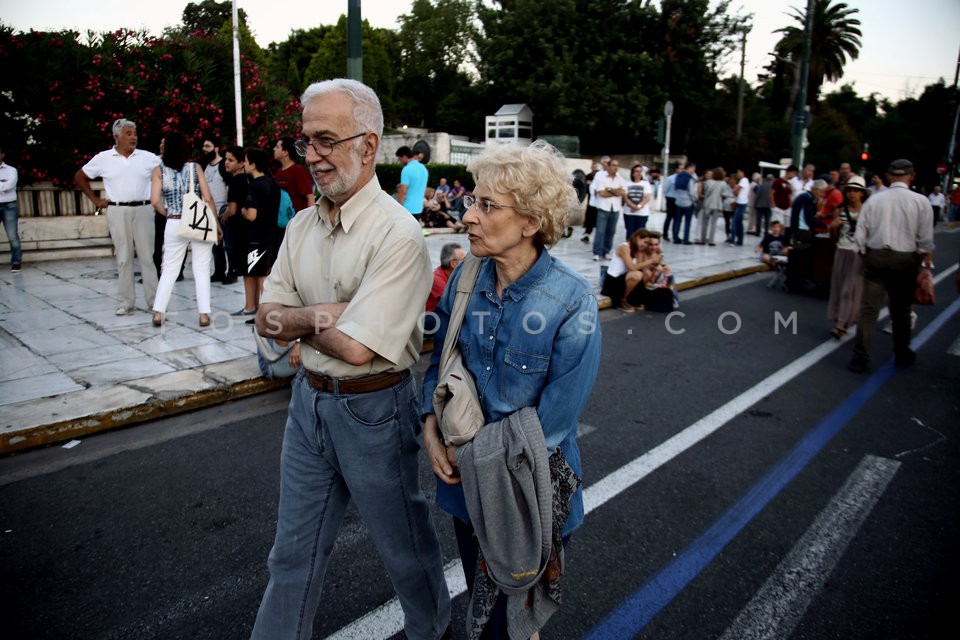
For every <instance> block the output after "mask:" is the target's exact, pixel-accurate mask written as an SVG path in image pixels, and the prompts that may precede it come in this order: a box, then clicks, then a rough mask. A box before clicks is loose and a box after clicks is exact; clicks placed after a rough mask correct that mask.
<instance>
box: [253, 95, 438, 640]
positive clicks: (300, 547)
mask: <svg viewBox="0 0 960 640" xmlns="http://www.w3.org/2000/svg"><path fill="white" fill-rule="evenodd" d="M300 102H301V104H302V105H303V129H302V130H303V138H301V139H300V140H297V141H296V143H295V145H294V147H295V149H296V151H297V153H299V154H301V155H302V156H304V158H306V161H307V166H308V167H309V168H310V173H311V174H312V176H313V180H314V183H315V184H316V185H317V189H318V191H319V192H320V198H319V199H318V200H317V203H316V205H315V206H314V208H313V209H312V210H311V211H310V212H309V213H310V215H298V216H297V217H296V218H294V219H293V220H291V221H290V224H289V226H288V227H287V233H286V235H285V236H284V240H283V244H281V246H280V251H279V255H278V256H277V259H276V262H274V264H273V270H272V271H271V272H270V275H269V276H268V277H267V281H266V283H265V285H264V292H263V297H262V299H261V301H260V310H259V312H258V313H257V319H256V323H257V331H258V332H259V333H260V335H263V336H266V337H270V338H274V339H278V340H284V341H292V340H300V346H301V349H300V357H301V359H302V360H303V368H302V369H301V371H300V372H299V373H298V374H297V377H296V378H294V381H293V384H292V387H293V390H292V397H291V399H290V408H289V413H288V416H287V424H286V430H285V432H284V438H283V452H282V454H281V459H280V506H279V514H278V518H277V534H276V538H275V542H274V546H273V550H272V551H271V552H270V557H269V561H268V565H269V567H270V582H269V584H268V585H267V588H266V591H265V593H264V596H263V600H262V602H261V604H260V611H259V613H258V615H257V622H256V625H255V627H254V629H253V635H252V637H253V638H255V639H266V638H310V637H312V629H313V620H314V617H315V616H316V612H317V608H318V607H319V606H320V600H321V591H322V588H323V576H324V572H325V570H326V567H327V562H328V560H329V559H330V554H331V553H332V551H333V548H334V542H335V540H336V539H337V533H338V531H339V529H340V522H341V521H342V519H343V515H344V513H345V511H346V509H347V504H348V503H349V502H350V501H351V500H352V501H353V502H354V503H355V504H356V505H357V508H358V509H359V511H360V514H361V517H362V518H363V520H364V523H365V524H366V526H367V530H368V531H369V532H370V537H371V538H372V539H373V542H374V545H375V546H376V547H377V550H378V551H379V552H380V557H381V559H382V560H383V563H384V564H385V565H386V569H387V574H389V576H390V579H391V581H392V582H393V587H394V589H395V590H396V592H397V595H398V596H399V599H400V606H401V607H402V608H403V612H404V618H405V620H404V633H405V634H406V637H407V638H411V639H413V638H416V639H417V640H436V638H440V637H441V636H442V635H443V634H444V633H445V632H446V630H447V625H448V624H449V621H450V593H449V591H448V589H447V584H446V582H445V579H444V573H443V558H442V556H441V553H440V543H439V540H438V539H437V534H436V531H435V529H434V525H433V517H432V515H431V514H430V507H429V505H428V504H427V499H426V496H425V495H424V493H423V489H422V488H421V486H420V472H419V466H418V465H419V460H418V454H419V451H420V444H419V434H420V419H419V410H418V409H419V407H418V402H417V386H416V382H415V380H414V378H413V376H412V375H411V373H410V367H411V366H412V365H413V364H414V363H416V361H417V359H418V358H419V355H420V348H421V347H422V346H423V329H422V327H421V324H420V322H419V321H420V315H421V313H422V312H423V307H424V303H425V302H426V301H427V294H429V293H430V282H431V278H430V275H431V269H430V256H429V254H428V253H427V247H426V243H425V242H424V240H423V233H422V232H421V230H420V225H419V224H417V221H416V220H415V219H414V218H413V216H411V215H410V214H409V212H408V211H407V210H406V209H404V208H403V206H402V205H400V204H399V203H398V202H397V201H396V200H394V199H393V198H391V197H390V196H389V195H387V194H386V193H384V191H383V189H381V187H380V183H379V181H378V180H377V176H376V173H375V172H374V168H375V161H376V157H377V149H378V148H379V146H380V138H381V136H382V135H383V112H382V110H381V108H380V101H379V99H378V98H377V95H376V94H375V93H374V92H373V90H372V89H370V87H367V86H366V85H363V84H361V83H359V82H357V81H355V80H346V79H343V78H338V79H334V80H326V81H324V82H317V83H314V84H312V85H310V86H309V87H308V88H307V90H306V91H305V92H304V94H303V97H302V98H301V100H300ZM305 213H306V212H305Z"/></svg>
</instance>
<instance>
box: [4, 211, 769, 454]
mask: <svg viewBox="0 0 960 640" xmlns="http://www.w3.org/2000/svg"><path fill="white" fill-rule="evenodd" d="M662 220H663V215H662V214H654V215H653V216H651V220H650V224H649V225H648V226H650V227H651V228H653V229H659V228H660V227H661V226H662ZM721 233H722V230H721ZM719 236H720V234H718V238H719ZM579 238H580V229H579V227H578V228H576V229H575V232H574V235H573V237H572V238H569V239H566V240H561V241H560V243H558V245H557V246H556V247H554V248H553V249H552V250H551V253H552V254H553V255H554V256H556V257H557V258H559V259H560V260H563V261H564V262H566V263H567V264H569V265H570V266H571V267H573V268H574V269H576V270H577V271H578V272H579V273H581V274H582V275H583V276H584V277H585V278H587V280H588V281H589V282H590V283H591V284H593V285H594V286H595V287H596V286H597V283H598V280H599V275H600V264H602V263H596V262H593V260H592V256H591V253H590V247H589V245H586V244H584V243H582V242H580V239H579ZM622 238H623V230H622V227H621V228H620V229H618V232H617V238H616V239H617V241H618V242H619V241H622ZM747 238H748V241H747V244H748V245H749V246H744V247H726V246H723V245H722V244H720V245H718V246H716V247H707V246H700V245H692V246H681V245H676V244H666V245H665V246H664V253H665V256H666V258H667V263H668V264H669V265H670V266H671V268H672V269H673V271H674V273H675V274H676V277H677V282H678V284H679V287H680V288H681V289H685V288H689V287H692V286H697V285H699V284H705V283H708V282H714V281H718V280H722V279H727V278H731V277H736V276H738V275H744V274H746V273H753V272H755V271H759V270H763V269H764V268H763V267H761V265H759V264H758V261H757V257H756V255H755V254H754V252H753V246H754V245H755V244H756V240H757V239H756V238H755V237H753V236H747ZM426 240H427V245H428V247H429V249H430V255H431V259H432V261H433V264H434V265H437V264H439V256H440V248H441V247H442V246H443V244H445V243H446V242H459V243H460V244H461V245H462V246H463V247H464V248H467V247H468V246H469V243H468V242H467V239H466V236H465V235H462V234H460V235H456V234H442V233H436V234H432V235H430V236H428V237H427V239H426ZM115 290H116V267H115V262H114V260H113V258H98V259H83V260H64V261H54V262H39V263H31V262H30V256H29V254H26V255H25V256H24V267H23V271H22V272H20V273H16V274H12V273H10V272H8V271H2V272H0V347H2V349H3V358H2V359H0V412H2V418H0V454H5V453H10V452H13V451H18V450H22V449H27V448H30V447H36V446H41V445H45V444H50V443H55V442H61V441H65V440H70V439H72V438H77V437H80V436H82V435H85V434H89V433H94V432H97V431H100V430H104V429H110V428H113V427H118V426H124V425H130V424H135V423H138V422H143V421H146V420H150V419H153V418H157V417H161V416H165V415H170V414H173V413H178V412H182V411H187V410H190V409H195V408H198V407H203V406H208V405H211V404H216V403H220V402H225V401H227V400H230V399H232V398H238V397H242V396H245V395H250V394H254V393H260V392H262V391H266V390H269V389H273V388H277V387H280V386H284V385H285V384H286V381H280V382H273V381H269V380H266V379H264V378H263V377H262V376H261V375H260V371H259V369H258V367H257V361H256V355H255V346H254V341H253V338H252V335H251V332H252V328H251V327H250V326H249V325H246V324H244V320H246V318H233V317H231V316H230V315H229V314H230V312H233V311H236V310H238V309H240V308H242V307H243V300H244V298H243V284H242V282H238V283H237V284H234V285H229V286H225V285H222V284H217V283H214V284H213V285H212V291H211V298H212V303H213V309H214V313H213V314H212V317H213V325H212V326H211V327H207V328H205V329H201V328H200V327H199V325H198V315H197V311H196V305H195V303H194V299H195V298H194V283H193V275H192V273H191V271H190V261H189V260H188V261H187V269H186V273H185V280H184V281H183V282H179V283H177V284H176V286H175V287H174V292H173V296H172V297H171V300H170V305H169V311H168V314H167V318H168V322H167V324H166V325H165V326H164V327H162V328H157V327H154V326H153V325H152V324H151V315H152V314H151V313H150V311H149V310H148V309H147V308H146V307H145V305H144V302H143V298H142V297H140V298H139V299H138V308H137V310H136V311H135V312H134V313H133V314H131V315H127V316H115V315H114V310H115V309H116V308H117V300H116V299H115V298H114V297H113V293H114V291H115ZM142 291H143V289H142V286H141V285H138V286H137V294H138V296H142ZM681 300H682V296H681ZM604 306H609V304H608V301H607V302H606V304H605V305H604ZM609 313H620V312H619V311H612V310H611V311H610V312H609Z"/></svg>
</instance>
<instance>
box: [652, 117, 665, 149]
mask: <svg viewBox="0 0 960 640" xmlns="http://www.w3.org/2000/svg"><path fill="white" fill-rule="evenodd" d="M666 138H667V122H666V120H664V119H663V118H657V121H656V122H655V123H654V127H653V139H654V140H656V141H657V143H658V144H663V143H664V141H665V140H666Z"/></svg>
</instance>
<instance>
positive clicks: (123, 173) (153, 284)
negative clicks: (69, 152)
mask: <svg viewBox="0 0 960 640" xmlns="http://www.w3.org/2000/svg"><path fill="white" fill-rule="evenodd" d="M113 139H114V140H115V141H116V145H114V147H113V148H112V149H107V150H106V151H101V152H100V153H98V154H97V155H95V156H93V157H92V158H91V159H90V161H89V162H88V163H87V164H85V165H83V167H82V168H81V169H80V170H78V171H77V173H76V174H75V175H74V176H73V179H74V181H75V182H76V183H77V186H78V187H80V190H81V191H83V192H84V193H85V194H86V195H87V197H88V198H90V201H91V202H93V204H95V205H96V206H97V208H98V209H106V210H107V228H108V229H109V230H110V237H111V238H112V239H113V246H114V249H115V251H116V254H117V272H118V275H119V282H118V284H117V297H118V298H120V306H119V307H118V308H117V310H116V314H117V315H118V316H125V315H127V314H128V313H130V312H132V311H133V309H134V307H135V303H136V290H135V289H134V286H135V284H134V275H133V253H134V250H136V253H137V257H138V258H139V260H140V275H141V277H142V278H143V297H144V298H145V299H146V302H147V309H153V298H154V296H156V294H157V269H156V266H155V265H154V264H153V239H154V235H155V231H154V224H153V207H152V206H150V176H151V174H152V173H153V168H154V167H156V166H157V165H159V164H160V158H158V157H157V156H155V155H154V154H152V153H150V152H149V151H143V150H141V149H137V125H136V124H135V123H133V122H132V121H130V120H126V119H124V118H120V119H119V120H117V121H116V122H114V123H113ZM97 178H103V190H104V192H105V193H106V197H102V198H101V197H98V196H97V195H96V194H95V193H94V192H93V189H92V188H91V187H90V181H91V180H95V179H97Z"/></svg>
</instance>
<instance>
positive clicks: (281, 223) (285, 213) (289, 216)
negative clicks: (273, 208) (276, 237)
mask: <svg viewBox="0 0 960 640" xmlns="http://www.w3.org/2000/svg"><path fill="white" fill-rule="evenodd" d="M295 215H297V210H296V209H294V208H293V200H291V199H290V194H289V193H287V190H286V189H282V188H281V189H280V211H278V212H277V226H278V227H280V228H281V229H286V228H287V224H288V223H289V222H290V221H291V220H293V216H295Z"/></svg>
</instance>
